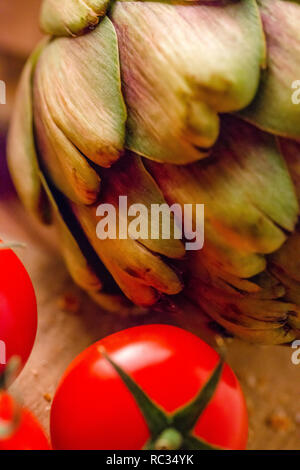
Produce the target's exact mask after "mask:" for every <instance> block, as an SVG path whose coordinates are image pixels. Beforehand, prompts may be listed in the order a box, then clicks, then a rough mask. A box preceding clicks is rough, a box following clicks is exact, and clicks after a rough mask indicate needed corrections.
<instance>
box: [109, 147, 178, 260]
mask: <svg viewBox="0 0 300 470" xmlns="http://www.w3.org/2000/svg"><path fill="white" fill-rule="evenodd" d="M101 178H102V191H101V202H103V201H105V203H110V204H112V205H113V206H114V207H115V210H116V213H117V214H118V217H122V219H123V223H126V225H127V226H128V230H126V236H128V237H132V236H136V235H138V234H140V236H139V238H138V241H139V243H141V244H142V245H144V246H146V247H147V248H148V249H149V250H151V251H153V252H154V253H157V254H160V255H163V256H166V257H168V258H175V259H176V258H182V257H183V256H184V255H185V248H184V245H183V243H182V241H181V240H182V236H180V238H176V237H175V224H176V221H175V218H174V214H173V212H171V211H170V212H169V206H167V203H166V200H165V198H164V197H163V194H162V192H161V190H160V189H159V187H158V185H157V184H156V182H155V181H154V179H153V178H152V176H151V175H150V174H149V173H148V171H147V170H146V168H145V166H144V164H143V162H142V160H141V158H140V157H139V156H138V155H135V154H133V153H130V152H127V154H126V155H124V157H122V158H121V159H120V161H119V162H117V163H116V164H115V165H113V166H112V167H111V168H109V169H108V170H102V171H101ZM133 182H134V184H132V183H133ZM119 196H121V197H123V198H124V197H126V210H125V211H123V213H121V211H120V202H119V201H120V200H119ZM134 205H136V206H135V210H134V213H133V214H131V215H129V217H128V215H127V209H129V208H130V207H134ZM154 205H156V207H157V208H162V209H163V208H164V209H166V210H167V212H168V213H169V215H170V218H169V220H166V222H167V223H165V224H163V222H162V218H161V217H160V216H159V215H158V217H157V221H155V217H154V215H153V214H152V208H153V207H154ZM146 209H147V210H146ZM124 219H126V220H124ZM134 221H136V222H134ZM156 222H157V229H158V230H157V236H156V238H155V237H154V236H153V237H152V236H151V235H152V233H153V232H154V230H153V229H154V228H155V227H154V225H155V224H156ZM179 222H180V225H181V224H182V220H180V221H179ZM132 224H133V230H134V232H133V231H132ZM118 228H119V225H118ZM143 232H144V233H143ZM179 235H181V234H180V233H179Z"/></svg>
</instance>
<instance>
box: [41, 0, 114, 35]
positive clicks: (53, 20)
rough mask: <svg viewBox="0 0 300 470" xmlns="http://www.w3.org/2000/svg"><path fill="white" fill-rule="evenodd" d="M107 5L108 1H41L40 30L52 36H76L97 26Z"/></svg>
mask: <svg viewBox="0 0 300 470" xmlns="http://www.w3.org/2000/svg"><path fill="white" fill-rule="evenodd" d="M109 3H110V1H109V0H84V1H82V0H43V3H42V8H41V15H40V25H41V28H42V30H43V31H44V32H45V33H46V34H51V35H52V36H78V35H80V34H82V33H84V32H85V31H87V30H89V29H92V28H94V27H95V26H97V24H98V23H99V21H100V18H101V17H103V16H104V15H105V14H106V10H107V8H108V6H109Z"/></svg>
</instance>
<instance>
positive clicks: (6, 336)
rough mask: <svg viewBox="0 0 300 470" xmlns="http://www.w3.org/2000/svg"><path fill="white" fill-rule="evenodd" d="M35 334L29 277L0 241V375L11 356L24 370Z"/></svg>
mask: <svg viewBox="0 0 300 470" xmlns="http://www.w3.org/2000/svg"><path fill="white" fill-rule="evenodd" d="M36 330H37V305H36V298H35V293H34V290H33V286H32V283H31V280H30V278H29V275H28V274H27V272H26V270H25V268H24V266H23V264H22V263H21V261H20V260H19V258H18V257H17V256H16V255H15V253H14V252H13V251H12V250H10V249H1V241H0V341H1V342H0V374H1V373H3V370H4V366H5V364H3V362H8V361H9V359H10V358H11V357H12V356H19V358H20V360H21V366H24V364H25V362H26V361H27V359H28V357H29V354H30V352H31V350H32V346H33V343H34V340H35V336H36ZM3 359H5V360H3Z"/></svg>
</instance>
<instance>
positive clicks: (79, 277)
mask: <svg viewBox="0 0 300 470" xmlns="http://www.w3.org/2000/svg"><path fill="white" fill-rule="evenodd" d="M40 178H41V182H42V184H43V188H44V190H45V192H46V194H47V196H48V199H49V201H50V203H51V206H52V209H53V215H54V221H55V225H56V227H57V229H58V234H59V238H60V247H61V251H62V256H63V258H64V261H65V263H66V266H67V268H68V271H69V273H70V275H71V277H72V279H73V281H74V282H75V283H76V284H77V285H78V286H80V287H81V288H82V289H84V290H86V291H88V292H98V291H99V290H101V289H102V283H101V281H100V279H99V277H98V276H97V275H96V274H95V272H94V271H93V270H92V268H91V267H90V266H89V265H88V262H87V260H86V258H85V256H84V255H83V253H82V251H81V249H80V247H79V245H78V243H77V241H76V239H75V238H74V236H73V235H72V233H71V231H70V229H69V227H68V226H67V224H66V222H65V220H64V217H63V215H62V213H61V212H60V209H59V206H58V204H57V202H56V200H55V197H54V195H53V194H52V192H51V190H50V187H49V185H48V183H47V180H46V178H45V177H44V175H43V174H42V173H40Z"/></svg>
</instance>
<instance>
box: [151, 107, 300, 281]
mask: <svg viewBox="0 0 300 470" xmlns="http://www.w3.org/2000/svg"><path fill="white" fill-rule="evenodd" d="M145 163H146V167H147V168H148V170H149V171H150V173H151V174H152V175H153V177H154V178H155V180H156V182H157V183H158V185H159V187H160V188H161V190H162V192H163V194H164V196H165V198H166V200H167V201H168V203H172V204H173V203H174V202H178V203H180V204H181V205H183V204H189V203H190V204H191V203H193V204H204V205H205V244H204V248H203V250H202V251H199V252H197V253H195V254H193V257H195V256H196V257H197V258H198V259H199V260H200V262H201V259H202V260H204V259H206V258H207V260H209V261H207V263H208V265H209V264H211V265H212V266H214V267H217V266H218V267H219V268H221V269H222V270H223V271H225V272H228V273H229V274H232V275H234V276H237V277H241V278H244V277H251V276H254V275H256V274H258V273H259V272H261V271H263V270H264V269H265V266H266V261H265V256H264V255H266V254H269V253H272V252H274V251H276V250H277V249H279V248H280V247H281V246H282V245H283V243H284V242H285V240H286V235H285V231H290V232H292V231H293V230H294V228H295V225H296V223H297V219H298V212H299V207H298V202H297V198H296V195H295V190H294V186H293V183H292V179H291V176H290V174H289V171H288V168H287V166H286V164H285V161H284V159H283V158H282V156H281V154H280V152H279V150H278V148H277V145H276V142H275V139H274V138H273V137H272V136H270V135H268V134H266V133H263V132H262V131H259V130H258V129H256V128H255V127H254V126H250V125H249V124H246V123H244V122H243V121H241V120H237V119H235V118H233V117H229V116H227V117H226V118H225V117H224V119H223V120H222V133H221V137H220V140H219V142H218V144H217V145H216V146H215V149H214V151H213V153H212V155H211V157H210V158H209V159H207V160H204V161H201V162H198V163H194V164H192V165H188V166H185V167H178V166H175V165H167V164H165V165H159V164H157V163H155V162H151V161H149V160H145ZM262 255H263V256H262Z"/></svg>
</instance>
